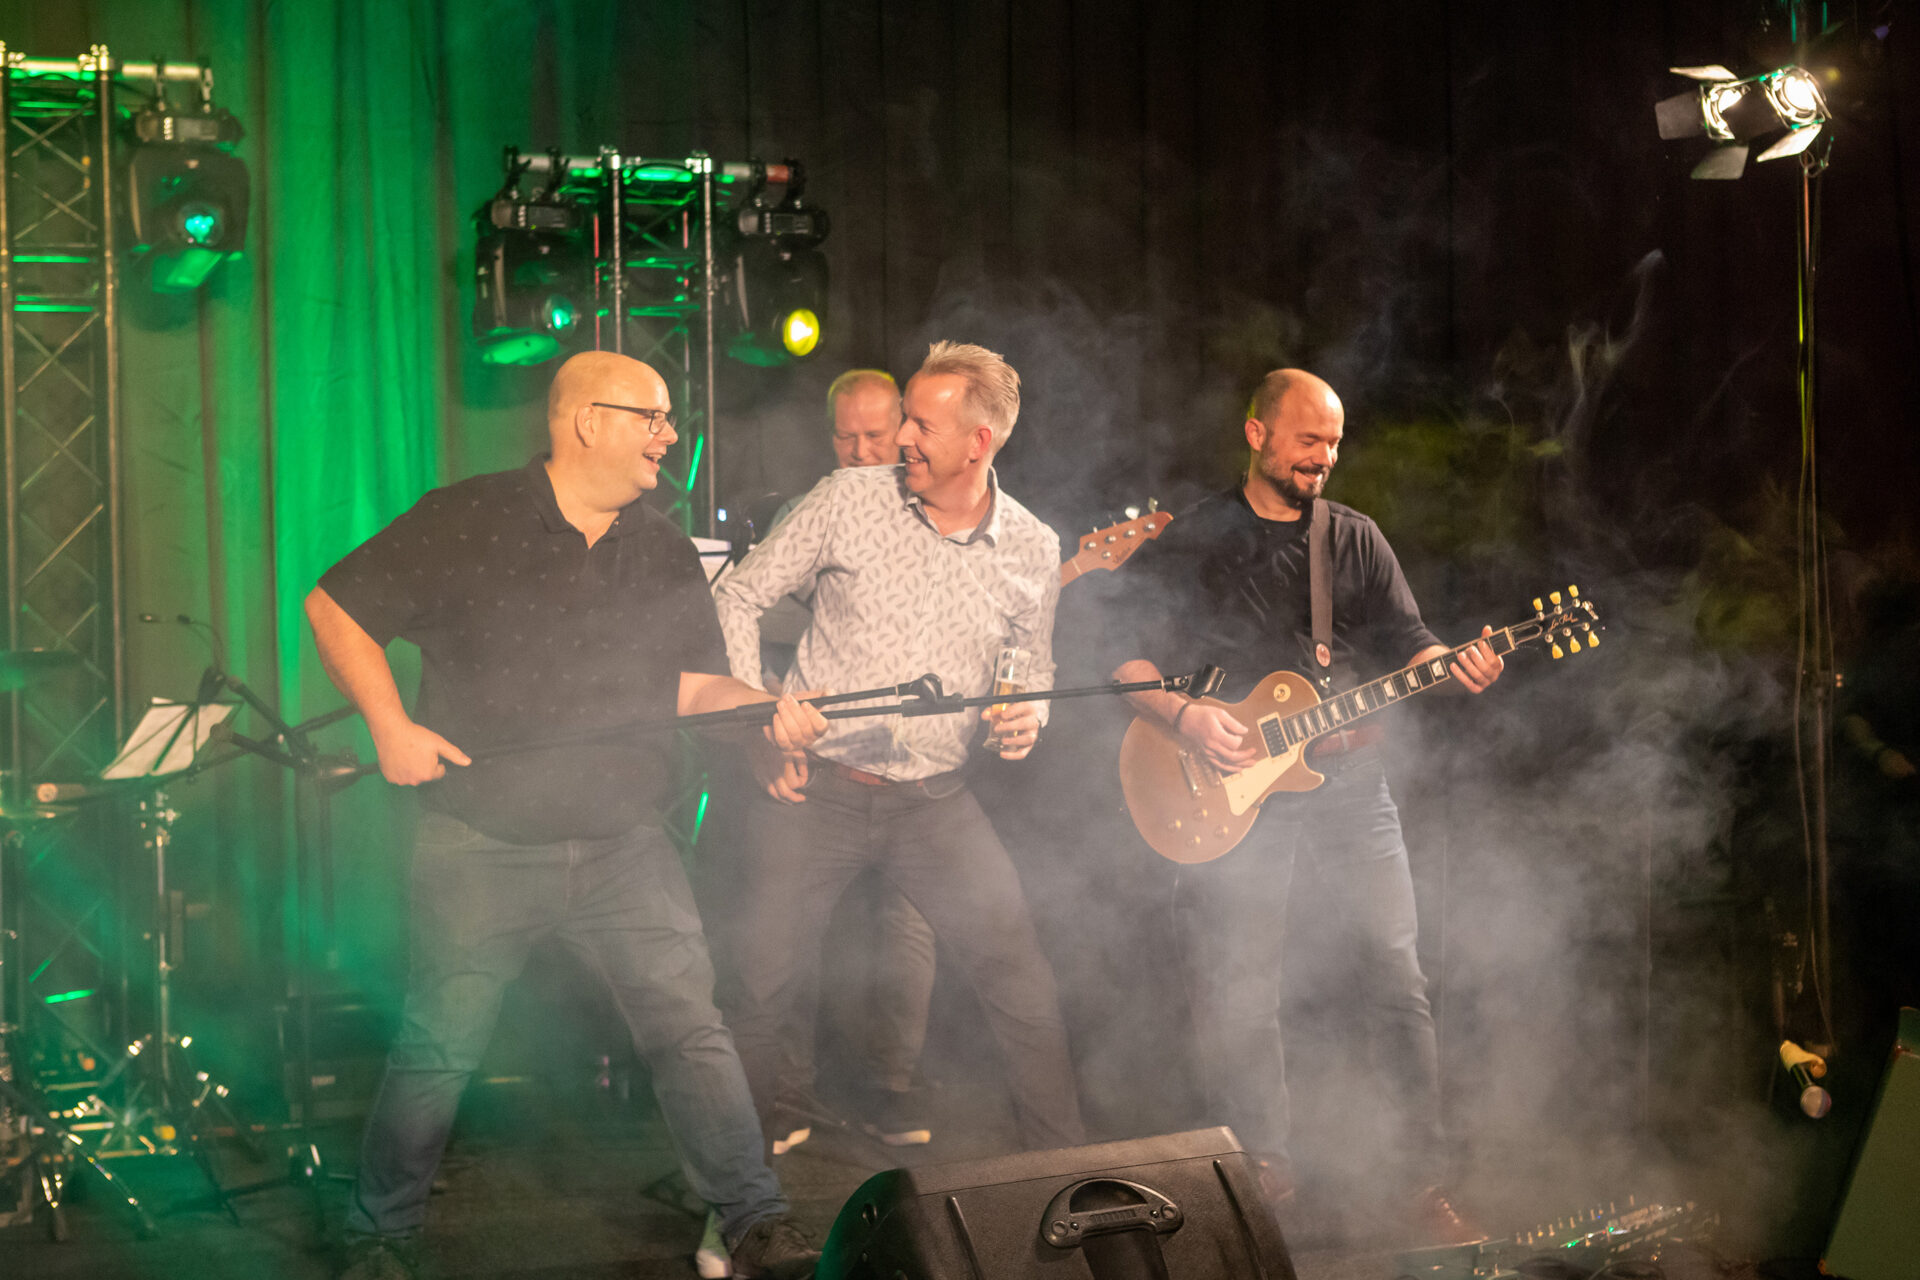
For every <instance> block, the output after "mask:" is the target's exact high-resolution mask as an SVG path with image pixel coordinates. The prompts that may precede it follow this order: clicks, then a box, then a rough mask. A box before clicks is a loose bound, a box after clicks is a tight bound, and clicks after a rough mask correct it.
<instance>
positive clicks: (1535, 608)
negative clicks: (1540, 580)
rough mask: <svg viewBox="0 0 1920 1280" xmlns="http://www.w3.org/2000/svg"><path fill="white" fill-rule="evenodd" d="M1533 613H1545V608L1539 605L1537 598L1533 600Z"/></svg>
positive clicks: (1538, 598)
mask: <svg viewBox="0 0 1920 1280" xmlns="http://www.w3.org/2000/svg"><path fill="white" fill-rule="evenodd" d="M1533 611H1534V612H1535V613H1545V612H1546V611H1547V606H1546V605H1544V604H1541V603H1540V597H1539V596H1535V597H1534V598H1533Z"/></svg>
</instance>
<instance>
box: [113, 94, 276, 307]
mask: <svg viewBox="0 0 1920 1280" xmlns="http://www.w3.org/2000/svg"><path fill="white" fill-rule="evenodd" d="M133 132H134V137H135V138H136V140H137V145H136V146H135V148H134V151H133V156H132V159H131V160H130V161H129V162H128V166H127V177H128V182H129V186H130V199H129V201H128V211H129V213H130V215H131V223H132V231H133V242H134V244H133V249H134V252H135V253H136V254H138V255H140V256H141V257H142V258H143V259H144V260H145V262H146V264H147V267H148V270H149V278H150V280H151V282H152V285H153V288H154V289H155V290H156V291H158V292H160V293H190V292H192V291H193V290H195V289H197V288H199V287H200V286H201V285H202V284H203V283H205V281H206V279H207V276H208V275H209V274H211V273H212V271H213V269H214V268H215V267H217V266H219V265H220V264H221V263H222V262H224V261H226V260H227V259H228V258H230V257H234V256H236V255H238V254H239V253H241V252H242V251H243V250H244V249H245V248H246V240H247V202H248V196H249V188H250V182H249V179H248V176H247V166H246V164H245V162H244V161H242V160H241V159H240V158H239V157H237V156H234V155H232V154H230V152H229V149H230V148H231V147H232V146H233V145H234V144H235V143H237V142H238V141H240V138H241V135H242V131H241V128H240V122H239V121H238V120H236V119H234V118H233V116H232V115H231V114H230V113H228V112H225V111H221V110H218V109H208V110H206V111H201V112H171V111H167V110H164V109H162V108H158V107H155V108H151V109H149V110H147V111H143V112H141V113H140V114H139V115H137V116H135V117H134V119H133Z"/></svg>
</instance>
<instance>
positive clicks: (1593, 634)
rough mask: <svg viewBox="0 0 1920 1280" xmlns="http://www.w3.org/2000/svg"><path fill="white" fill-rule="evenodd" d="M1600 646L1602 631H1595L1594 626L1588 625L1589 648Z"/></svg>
mask: <svg viewBox="0 0 1920 1280" xmlns="http://www.w3.org/2000/svg"><path fill="white" fill-rule="evenodd" d="M1599 647H1600V633H1599V632H1598V631H1595V630H1594V629H1593V628H1592V627H1588V628H1587V648H1589V649H1598V648H1599Z"/></svg>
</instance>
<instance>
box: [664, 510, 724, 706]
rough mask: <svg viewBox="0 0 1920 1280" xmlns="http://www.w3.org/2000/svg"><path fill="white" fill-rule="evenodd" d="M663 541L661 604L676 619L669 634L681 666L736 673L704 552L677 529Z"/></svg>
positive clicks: (705, 672) (713, 673)
mask: <svg viewBox="0 0 1920 1280" xmlns="http://www.w3.org/2000/svg"><path fill="white" fill-rule="evenodd" d="M663 541H664V543H665V549H664V551H663V552H662V555H663V556H664V563H663V564H662V566H661V568H662V572H661V575H660V578H661V604H662V606H663V607H664V608H665V609H666V610H667V611H668V616H669V617H670V618H671V620H672V621H671V623H670V626H669V628H668V634H670V635H672V636H673V637H675V639H676V641H677V644H676V645H675V651H676V653H677V655H678V657H677V662H678V667H677V669H678V670H680V671H682V672H687V671H691V672H694V673H696V674H699V675H710V676H729V675H732V674H733V668H732V667H731V666H730V665H729V664H728V662H727V641H726V638H725V637H724V636H723V635H721V633H720V615H719V614H718V613H717V612H715V610H714V606H713V592H712V591H711V590H710V589H709V588H708V586H707V575H706V571H705V570H704V569H702V568H701V567H700V553H699V552H698V551H696V550H694V546H693V543H692V542H691V541H689V540H688V539H687V538H685V537H684V536H682V535H681V534H680V532H679V531H678V530H677V529H676V530H672V531H671V532H670V533H669V534H668V536H667V537H666V538H665V539H663Z"/></svg>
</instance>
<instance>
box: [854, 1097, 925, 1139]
mask: <svg viewBox="0 0 1920 1280" xmlns="http://www.w3.org/2000/svg"><path fill="white" fill-rule="evenodd" d="M867 1116H868V1119H867V1122H866V1123H865V1124H863V1125H861V1126H860V1127H861V1128H863V1129H865V1130H866V1131H867V1132H868V1133H870V1134H872V1135H873V1136H874V1137H876V1138H878V1139H880V1141H882V1142H884V1143H886V1144H887V1145H888V1146H890V1147H917V1146H921V1145H923V1144H925V1143H928V1142H932V1141H933V1130H932V1129H931V1128H930V1127H929V1126H928V1124H927V1117H926V1113H925V1112H923V1111H922V1110H921V1109H920V1106H919V1098H918V1096H917V1095H916V1094H915V1093H914V1092H913V1091H912V1090H901V1089H875V1090H872V1091H871V1092H870V1093H869V1094H868V1103H867Z"/></svg>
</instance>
